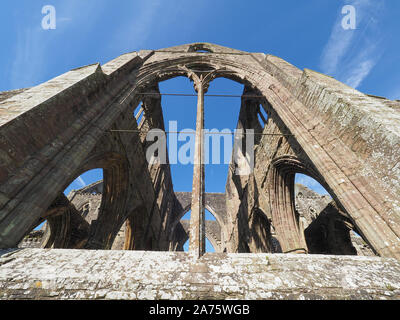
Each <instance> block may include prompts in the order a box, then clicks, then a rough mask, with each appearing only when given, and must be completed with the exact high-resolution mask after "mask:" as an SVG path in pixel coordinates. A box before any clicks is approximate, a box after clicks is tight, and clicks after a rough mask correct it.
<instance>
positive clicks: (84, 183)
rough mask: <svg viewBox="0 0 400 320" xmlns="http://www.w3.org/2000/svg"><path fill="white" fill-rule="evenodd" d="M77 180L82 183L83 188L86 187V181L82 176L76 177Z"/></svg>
mask: <svg viewBox="0 0 400 320" xmlns="http://www.w3.org/2000/svg"><path fill="white" fill-rule="evenodd" d="M75 182H76V183H78V184H79V185H80V187H81V188H83V187H86V182H85V181H84V180H83V179H82V177H81V176H79V177H78V178H76V180H75Z"/></svg>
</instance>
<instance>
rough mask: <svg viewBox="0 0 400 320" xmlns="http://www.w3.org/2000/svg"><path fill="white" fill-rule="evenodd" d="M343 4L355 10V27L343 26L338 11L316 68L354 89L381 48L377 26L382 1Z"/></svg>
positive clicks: (366, 74)
mask: <svg viewBox="0 0 400 320" xmlns="http://www.w3.org/2000/svg"><path fill="white" fill-rule="evenodd" d="M344 4H345V3H343V5H344ZM346 4H351V5H353V6H354V7H355V9H356V20H357V28H356V29H355V30H351V29H348V30H345V29H343V27H342V19H343V17H344V15H342V14H341V11H340V12H339V14H338V18H337V20H336V22H335V24H334V26H333V29H332V32H331V35H330V37H329V40H328V42H327V44H326V45H325V47H324V49H323V52H322V56H321V62H320V67H321V69H322V71H323V72H324V73H326V74H329V75H331V76H334V77H335V78H337V79H338V80H340V81H342V82H344V83H346V84H348V85H349V86H351V87H354V88H357V87H359V86H360V85H361V83H362V81H363V80H364V79H365V78H366V77H367V76H368V75H369V73H370V72H371V70H372V69H373V68H374V66H375V65H376V64H377V62H378V61H379V59H380V57H381V56H382V54H383V51H384V49H383V48H382V46H380V32H379V28H378V21H379V18H380V16H381V14H382V11H383V2H381V1H371V0H354V1H350V2H349V1H346Z"/></svg>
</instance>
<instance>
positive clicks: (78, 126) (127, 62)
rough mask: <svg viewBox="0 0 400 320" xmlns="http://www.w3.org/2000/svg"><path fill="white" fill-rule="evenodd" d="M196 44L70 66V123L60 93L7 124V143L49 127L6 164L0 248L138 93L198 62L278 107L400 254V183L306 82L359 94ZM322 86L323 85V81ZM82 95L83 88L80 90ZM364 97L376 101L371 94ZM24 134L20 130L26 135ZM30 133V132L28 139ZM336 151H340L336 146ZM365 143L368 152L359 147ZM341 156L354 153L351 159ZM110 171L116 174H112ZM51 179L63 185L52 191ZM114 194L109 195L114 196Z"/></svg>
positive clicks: (334, 183)
mask: <svg viewBox="0 0 400 320" xmlns="http://www.w3.org/2000/svg"><path fill="white" fill-rule="evenodd" d="M190 46H191V45H185V46H181V47H174V48H169V49H165V50H157V51H142V52H139V53H132V54H128V55H126V56H124V57H123V58H121V59H119V60H118V59H117V60H116V61H113V62H110V63H108V64H106V65H104V66H103V67H100V65H98V64H96V65H92V66H87V67H85V68H80V69H76V70H72V71H71V72H70V73H68V74H66V75H65V77H64V78H58V80H57V81H61V80H64V81H65V82H66V83H67V82H68V81H69V83H70V84H71V83H73V84H74V86H71V87H68V89H63V90H64V91H63V94H62V95H61V94H59V95H58V97H63V99H64V100H66V99H68V98H69V97H71V101H69V102H68V103H66V104H65V101H62V102H63V103H62V105H63V107H64V110H65V111H66V112H65V118H64V119H63V121H60V119H57V118H56V116H55V115H52V114H51V111H50V110H54V108H55V107H57V106H59V104H60V101H61V100H57V99H55V100H57V101H55V100H51V99H49V100H48V101H46V103H43V104H42V105H40V108H41V112H40V113H39V112H35V111H36V110H35V108H33V106H31V109H29V110H28V111H29V112H28V111H27V112H26V114H28V113H29V114H28V116H29V117H30V118H29V119H28V118H27V119H26V120H27V121H25V122H24V123H22V122H20V123H13V126H11V125H8V126H3V127H2V134H3V137H4V139H5V140H6V141H13V133H14V131H15V130H20V132H30V130H24V126H26V123H27V122H29V121H32V122H33V123H35V122H36V123H44V124H45V126H46V129H48V131H49V134H48V135H47V136H42V137H39V138H38V139H37V140H36V143H35V148H36V150H40V151H39V152H38V153H36V157H31V154H32V148H30V147H28V146H27V147H26V148H25V150H24V148H19V149H18V148H17V149H18V150H17V151H14V153H15V157H14V159H12V160H10V159H7V161H5V163H4V165H3V167H2V168H3V170H2V171H1V174H0V177H2V180H1V184H2V189H1V190H2V194H1V196H2V198H1V199H2V200H1V201H2V208H3V209H2V213H1V216H0V230H1V235H0V245H1V246H2V247H10V246H13V245H15V244H16V243H17V242H18V241H17V240H18V239H20V238H21V237H22V235H23V234H24V231H25V230H26V229H27V227H28V226H30V225H32V223H33V221H34V220H35V219H37V217H39V216H40V214H41V213H42V212H43V211H44V210H45V209H46V208H47V207H48V206H49V205H50V203H51V200H52V199H54V198H55V197H56V195H57V192H56V191H59V190H60V189H61V188H60V186H61V184H62V182H60V181H65V180H67V177H68V176H69V175H70V173H71V172H75V171H76V170H77V168H79V167H80V164H81V163H82V161H84V159H85V158H86V156H87V155H88V153H89V150H92V148H93V147H94V146H95V145H96V143H97V142H98V141H99V139H100V138H99V137H101V136H102V134H103V133H104V132H105V131H106V130H109V129H110V128H111V127H112V125H113V124H114V123H115V121H116V120H117V119H118V118H119V117H120V116H123V113H124V112H125V111H126V110H127V109H130V108H131V106H132V105H134V104H135V101H136V102H137V101H138V100H140V93H141V92H143V90H144V89H145V88H147V87H148V86H149V85H150V86H151V85H153V84H154V83H156V82H159V81H162V80H163V79H168V78H171V77H175V76H180V75H183V76H189V77H190V69H191V68H192V69H196V71H199V69H204V70H210V69H213V70H215V72H214V74H213V77H214V78H215V77H226V78H228V79H231V80H235V81H238V82H240V83H243V84H245V86H249V87H252V88H254V89H256V90H257V91H258V92H259V93H260V95H261V96H263V97H264V98H265V100H266V101H268V103H269V104H270V105H271V106H272V108H273V109H274V112H275V117H278V118H279V119H280V121H282V122H283V123H284V125H285V126H286V128H287V130H288V132H290V133H291V134H293V135H294V137H295V139H296V141H297V142H298V143H299V145H300V146H301V148H302V149H303V150H304V152H305V153H306V154H307V156H308V157H309V159H310V160H311V162H312V163H313V165H314V166H315V168H316V169H317V171H318V173H319V175H320V176H321V177H323V180H324V181H325V182H326V184H327V185H328V186H329V187H330V190H331V191H332V193H333V195H335V197H336V198H337V199H338V204H340V205H341V206H342V207H343V208H344V209H345V210H346V212H348V213H349V215H350V216H351V217H352V219H353V220H354V221H355V223H356V224H357V226H358V228H359V230H360V232H361V233H362V234H363V235H364V236H365V238H366V239H368V241H369V242H370V243H371V245H372V246H373V247H374V248H375V249H376V251H377V252H378V253H379V254H380V255H383V256H392V257H399V255H400V253H399V247H400V245H399V242H400V240H399V237H400V227H399V225H400V224H399V223H398V220H399V219H398V212H399V211H398V209H397V208H396V206H395V203H394V202H391V201H390V200H391V199H395V198H396V197H395V191H393V190H398V188H397V187H396V184H395V182H391V181H382V182H378V183H377V182H376V181H375V179H374V178H373V177H369V176H368V174H365V175H363V174H360V172H361V171H360V168H365V169H366V170H367V169H368V168H371V167H373V164H374V163H375V162H374V161H375V160H373V159H372V158H371V159H367V160H368V161H364V162H362V161H361V160H360V159H361V158H360V157H362V156H364V155H365V154H367V151H363V150H367V149H368V148H369V146H368V145H367V143H364V142H362V141H361V142H360V145H361V147H358V148H359V149H358V153H357V152H355V151H352V149H351V146H349V145H348V144H346V143H347V142H346V139H345V136H346V135H347V136H348V135H349V130H347V129H348V128H349V127H346V126H345V129H344V130H347V131H346V132H344V131H343V132H342V133H343V137H344V138H343V139H342V138H339V139H338V138H337V136H336V138H335V136H334V135H333V136H332V135H330V133H329V130H328V129H327V128H325V129H321V127H324V126H328V125H333V126H336V127H339V126H338V125H337V123H335V122H334V121H335V119H331V118H330V119H328V120H327V119H325V118H324V114H323V113H322V111H320V110H318V111H317V112H314V111H313V108H315V106H314V102H315V101H309V100H307V94H304V93H307V88H306V87H307V85H310V86H313V85H314V87H315V88H317V89H318V90H320V88H322V89H321V91H323V90H324V88H333V90H335V89H337V90H342V91H343V92H347V93H348V94H352V95H354V96H357V95H358V93H357V92H354V91H351V90H349V89H348V88H345V87H344V86H341V84H340V83H337V82H335V81H334V80H333V79H330V78H328V77H324V76H322V75H318V74H316V73H313V72H312V71H310V70H305V71H304V73H302V72H301V71H300V70H298V69H296V68H295V67H293V66H292V65H290V64H288V63H286V62H284V61H283V60H280V59H279V58H276V57H273V56H266V55H264V54H250V53H246V52H242V51H239V50H233V49H229V48H223V47H220V46H216V45H212V44H204V45H203V46H204V47H206V48H209V50H210V51H211V52H212V53H211V52H210V53H199V52H188V50H185V49H186V48H188V47H190ZM224 50H225V52H223V51H224ZM184 52H186V53H184ZM200 71H201V70H200ZM188 73H189V74H188ZM77 78H79V79H80V80H79V81H80V82H79V84H77V82H76V79H77ZM313 81H314V82H313ZM316 83H317V84H316ZM319 84H322V85H320V87H318V85H319ZM46 85H49V87H51V85H54V83H51V82H49V83H47V84H46ZM302 86H303V87H302ZM304 88H306V89H304ZM54 90H55V89H54ZM345 90H348V91H345ZM328 91H329V90H328ZM82 92H83V93H84V94H81V93H82ZM58 93H60V92H58ZM58 93H57V94H58ZM23 94H24V93H22V95H23ZM29 94H30V93H29ZM326 94H328V95H329V94H331V93H329V92H328V93H326ZM359 96H360V97H361V98H362V99H364V100H365V101H367V102H370V103H372V99H373V98H370V97H367V96H365V95H363V96H361V95H359ZM72 97H73V99H72ZM368 99H369V100H368ZM327 100H329V99H327ZM385 108H386V107H385ZM37 109H39V108H37ZM47 114H48V115H49V117H48V120H47V121H44V122H43V120H42V119H43V118H42V117H43V115H47ZM6 119H8V118H6ZM10 119H11V118H10ZM7 121H8V120H7ZM10 121H12V119H11V120H10ZM121 123H122V122H121ZM54 124H56V125H54ZM58 124H59V126H57V125H58ZM337 130H339V129H337ZM361 130H368V129H365V128H361ZM121 139H122V140H123V138H121ZM23 140H24V139H23V137H21V141H23ZM29 140H30V139H29V137H28V139H26V141H29ZM386 140H388V141H389V140H390V139H389V138H388V139H386ZM386 140H385V141H386ZM385 143H386V142H385ZM335 148H336V152H335V151H333V150H335ZM362 148H364V149H363V150H361V149H362ZM15 150H16V149H15ZM338 150H339V151H338ZM360 150H361V151H360ZM387 150H389V151H385V152H386V153H390V152H392V153H393V152H394V151H390V150H391V149H390V148H388V149H387ZM343 154H345V155H346V156H345V157H343ZM359 154H360V156H359ZM37 159H39V161H38V160H37ZM366 163H367V164H366ZM390 165H391V163H388V164H387V165H385V166H382V167H378V169H377V173H372V175H374V174H380V173H382V172H384V170H386V168H388V170H389V168H390ZM368 166H369V167H368ZM21 168H25V169H21ZM26 168H29V170H26ZM44 168H46V169H44ZM390 170H392V169H390ZM10 172H11V173H12V174H10ZM372 175H371V176H372ZM112 177H113V175H112V174H110V176H109V180H110V181H111V180H112V179H113V178H112ZM46 181H47V183H46ZM396 181H397V180H396ZM50 185H52V187H53V190H56V191H53V190H49V189H50V188H49V186H50ZM391 186H393V190H391ZM44 195H48V197H45V198H46V200H45V201H38V199H39V198H44V197H43V196H44ZM112 200H113V199H112V198H110V201H111V202H112ZM121 210H122V209H121ZM122 211H123V210H122ZM25 212H30V213H31V216H30V217H29V216H27V215H26V214H25ZM122 215H123V214H122ZM108 237H109V238H108V239H104V237H100V238H102V239H101V240H99V242H98V243H101V246H104V247H106V248H107V247H109V245H110V241H111V240H112V239H111V238H112V235H111V236H110V235H109V236H108ZM98 245H99V244H98ZM95 246H96V245H95Z"/></svg>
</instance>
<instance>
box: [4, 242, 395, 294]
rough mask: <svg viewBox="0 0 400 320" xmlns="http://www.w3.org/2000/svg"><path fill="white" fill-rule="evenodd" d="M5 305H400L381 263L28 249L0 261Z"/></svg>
mask: <svg viewBox="0 0 400 320" xmlns="http://www.w3.org/2000/svg"><path fill="white" fill-rule="evenodd" d="M0 298H1V299H399V298H400V264H399V263H398V262H397V261H396V260H394V259H382V258H378V257H349V256H321V255H294V254H223V253H206V254H205V255H204V256H203V257H202V258H201V259H200V260H197V262H194V261H193V260H192V259H191V258H190V256H189V255H188V254H187V253H183V252H181V253H179V252H143V251H118V250H112V251H93V250H57V249H50V250H44V249H23V250H20V251H12V252H8V253H6V252H4V251H2V256H1V257H0Z"/></svg>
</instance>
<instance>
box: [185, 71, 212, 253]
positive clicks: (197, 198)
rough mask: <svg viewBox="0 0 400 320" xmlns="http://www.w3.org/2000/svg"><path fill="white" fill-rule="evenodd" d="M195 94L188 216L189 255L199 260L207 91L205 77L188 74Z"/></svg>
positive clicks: (202, 249)
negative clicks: (193, 139)
mask: <svg viewBox="0 0 400 320" xmlns="http://www.w3.org/2000/svg"><path fill="white" fill-rule="evenodd" d="M189 76H190V78H191V79H192V80H193V82H194V88H195V90H196V92H197V119H196V140H195V154H194V168H193V188H192V205H191V210H192V212H191V215H190V231H189V234H190V237H189V253H190V254H191V255H192V256H193V257H194V258H200V257H201V256H202V255H203V254H204V253H205V248H206V244H205V243H206V240H205V239H206V238H205V217H204V205H205V204H204V192H205V184H204V183H205V176H204V131H203V129H204V93H206V92H207V89H208V80H207V76H206V77H203V75H202V74H201V75H197V74H195V73H190V74H189Z"/></svg>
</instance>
